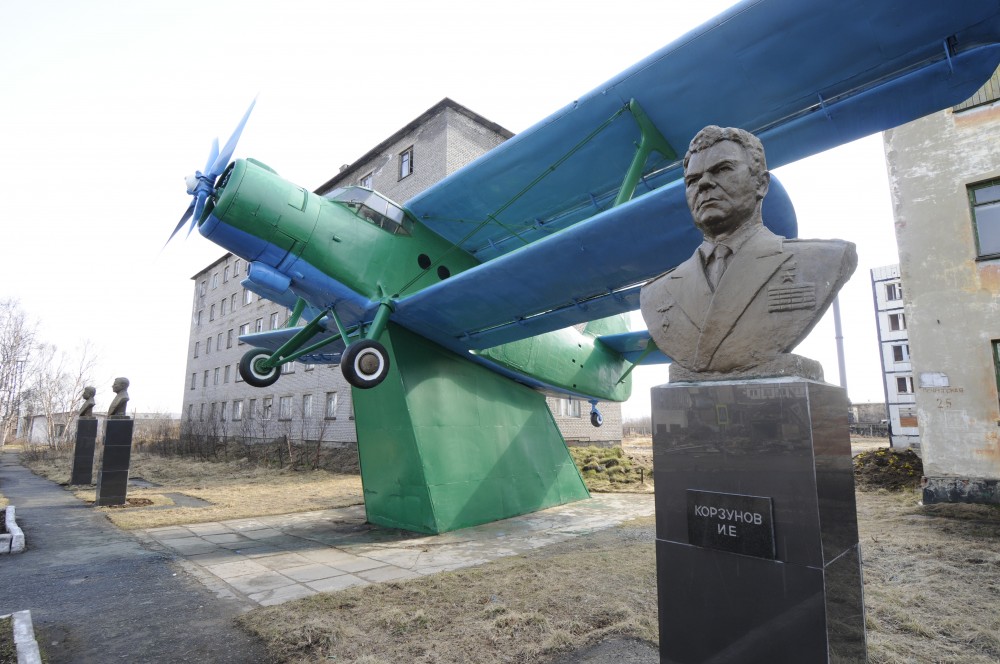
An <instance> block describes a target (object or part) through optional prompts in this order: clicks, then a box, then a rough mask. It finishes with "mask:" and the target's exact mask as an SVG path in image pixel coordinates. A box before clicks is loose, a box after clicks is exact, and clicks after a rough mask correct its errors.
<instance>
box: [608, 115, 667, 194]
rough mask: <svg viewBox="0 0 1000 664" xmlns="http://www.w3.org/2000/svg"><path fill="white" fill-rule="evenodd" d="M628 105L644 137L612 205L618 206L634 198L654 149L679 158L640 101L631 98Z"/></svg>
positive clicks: (665, 155) (664, 154) (640, 140)
mask: <svg viewBox="0 0 1000 664" xmlns="http://www.w3.org/2000/svg"><path fill="white" fill-rule="evenodd" d="M627 106H628V110H629V111H630V112H631V113H632V117H634V118H635V121H636V123H638V125H639V131H640V132H641V134H642V138H640V139H639V145H638V146H637V148H636V151H635V157H633V159H632V164H631V165H630V166H629V167H628V172H627V173H626V174H625V181H624V182H622V188H621V189H619V190H618V196H616V197H615V202H614V205H612V207H616V206H618V205H621V204H622V203H626V202H628V201H630V200H631V199H632V195H633V194H635V187H636V185H637V184H639V178H640V177H641V176H642V168H643V166H645V165H646V160H647V159H649V155H650V154H651V153H653V152H654V151H655V152H659V153H660V154H662V155H663V156H664V157H666V158H667V159H668V160H671V161H672V160H674V159H677V152H675V151H674V149H673V147H671V146H670V143H668V142H667V139H665V138H664V137H663V134H661V133H660V130H659V129H657V128H656V125H654V124H653V121H652V120H650V119H649V116H648V115H646V112H645V111H643V110H642V106H639V102H637V101H636V100H635V99H630V100H629V102H628V105H627Z"/></svg>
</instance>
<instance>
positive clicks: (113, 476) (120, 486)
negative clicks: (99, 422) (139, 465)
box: [97, 418, 133, 507]
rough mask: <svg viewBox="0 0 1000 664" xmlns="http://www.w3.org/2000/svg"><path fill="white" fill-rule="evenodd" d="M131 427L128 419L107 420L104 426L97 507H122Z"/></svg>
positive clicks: (130, 442)
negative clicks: (102, 456)
mask: <svg viewBox="0 0 1000 664" xmlns="http://www.w3.org/2000/svg"><path fill="white" fill-rule="evenodd" d="M132 425H133V420H131V419H128V418H121V419H115V418H108V421H107V422H106V423H105V425H104V458H103V459H102V460H101V472H100V474H99V475H98V476H97V505H98V506H99V507H103V506H104V505H124V504H125V492H126V489H127V487H128V469H129V464H130V463H131V461H132Z"/></svg>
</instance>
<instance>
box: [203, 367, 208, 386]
mask: <svg viewBox="0 0 1000 664" xmlns="http://www.w3.org/2000/svg"><path fill="white" fill-rule="evenodd" d="M201 386H202V387H208V369H205V375H204V376H203V377H202V379H201Z"/></svg>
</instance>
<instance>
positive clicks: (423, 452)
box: [353, 325, 590, 533]
mask: <svg viewBox="0 0 1000 664" xmlns="http://www.w3.org/2000/svg"><path fill="white" fill-rule="evenodd" d="M381 341H382V342H383V343H384V344H385V345H386V348H387V349H388V351H389V354H390V361H391V365H392V367H391V369H390V373H389V376H388V377H387V378H386V380H385V381H384V382H383V383H382V384H381V385H379V386H378V387H376V388H374V389H370V390H358V389H355V390H354V391H353V395H354V409H355V414H356V416H357V422H358V449H359V453H360V457H361V479H362V482H363V484H364V492H365V509H366V511H367V514H368V520H369V521H371V522H372V523H377V524H380V525H385V526H390V527H394V528H404V529H406V530H413V531H417V532H426V533H441V532H446V531H449V530H455V529H457V528H465V527H468V526H473V525H477V524H480V523H487V522H490V521H496V520H498V519H505V518H508V517H512V516H516V515H518V514H525V513H528V512H533V511H536V510H539V509H544V508H546V507H552V506H555V505H561V504H564V503H567V502H572V501H575V500H582V499H585V498H588V497H589V495H590V494H589V493H588V492H587V488H586V486H585V485H584V483H583V479H582V478H581V477H580V474H579V472H578V471H577V469H576V466H575V464H574V463H573V460H572V458H571V457H570V455H569V451H568V450H567V449H566V444H565V442H564V441H563V439H562V435H561V434H560V433H559V429H558V428H557V427H556V423H555V420H554V419H553V418H552V414H551V413H550V412H549V409H548V407H547V406H546V404H545V398H544V396H542V395H541V394H540V393H538V392H535V391H534V390H531V389H529V388H527V387H525V386H523V385H520V384H518V383H515V382H513V381H511V380H509V379H507V378H504V377H502V376H500V375H498V374H496V373H494V372H492V371H490V370H488V369H486V368H484V367H482V366H479V365H477V364H474V363H472V362H470V361H468V360H465V359H464V358H462V357H460V356H458V355H455V354H454V353H452V352H450V351H447V350H445V349H443V348H441V347H440V346H437V345H435V344H433V343H431V342H429V341H427V340H426V339H423V338H421V337H419V336H417V335H414V334H413V333H410V332H407V331H406V330H405V329H403V328H401V327H397V326H395V325H390V326H389V328H388V330H387V331H386V334H384V335H383V336H382V339H381Z"/></svg>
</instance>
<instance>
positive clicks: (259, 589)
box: [0, 452, 653, 664]
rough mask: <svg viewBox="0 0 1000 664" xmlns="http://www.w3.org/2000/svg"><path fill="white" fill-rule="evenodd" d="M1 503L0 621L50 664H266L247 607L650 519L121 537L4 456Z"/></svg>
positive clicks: (539, 519)
mask: <svg viewBox="0 0 1000 664" xmlns="http://www.w3.org/2000/svg"><path fill="white" fill-rule="evenodd" d="M0 490H2V491H3V493H4V495H5V496H6V497H7V498H8V499H9V500H10V502H11V503H12V504H14V505H15V506H16V507H17V515H18V524H19V525H20V526H21V527H22V529H23V530H24V532H25V536H26V539H27V547H28V549H27V551H26V552H25V553H22V554H18V555H13V556H3V557H0V615H3V614H5V613H11V612H13V611H18V610H22V609H30V610H31V612H32V619H33V621H34V623H35V629H36V632H37V634H38V641H39V644H40V645H41V646H42V648H43V649H44V650H46V651H47V656H48V661H50V662H52V663H53V664H58V663H60V662H73V663H74V664H75V663H77V662H82V663H85V664H86V663H89V662H102V663H103V662H113V661H122V662H154V663H155V662H213V663H215V662H219V663H225V662H245V663H247V664H250V663H253V662H264V661H267V655H266V653H265V651H264V649H263V647H262V645H261V644H260V643H258V642H257V641H255V640H254V639H252V638H251V637H249V636H248V635H247V634H245V633H244V632H242V631H240V630H239V629H237V628H236V627H235V626H234V623H233V618H235V617H236V616H237V615H238V614H239V613H241V612H243V611H246V610H247V609H249V608H252V607H253V606H256V605H269V604H279V603H281V602H284V601H288V600H290V599H294V598H297V597H304V596H306V595H311V594H314V593H317V592H323V591H332V590H338V589H341V588H347V587H350V586H355V585H364V584H369V583H377V582H381V581H390V580H395V579H406V578H414V577H418V576H423V575H427V574H434V573H437V572H442V571H446V570H452V569H458V568H461V567H467V566H470V565H477V564H481V563H484V562H488V561H490V560H495V559H497V558H500V557H502V556H509V555H515V554H519V553H523V552H525V551H529V550H531V549H536V548H538V547H542V546H545V545H547V544H552V543H554V542H559V541H562V540H565V539H568V538H570V537H574V536H578V535H583V534H586V533H589V532H593V531H595V530H599V529H602V528H607V527H610V526H613V525H615V524H617V523H620V522H622V521H624V520H626V519H629V518H632V517H635V516H642V515H651V514H653V496H652V495H636V494H595V495H594V498H592V499H591V500H587V501H581V502H578V503H573V504H570V505H563V506H561V507H556V508H552V509H548V510H544V511H542V512H536V513H534V514H528V515H524V516H521V517H515V518H513V519H507V520H505V521H500V522H496V523H491V524H486V525H483V526H477V527H474V528H466V529H463V530H460V531H455V532H452V533H446V534H443V535H436V536H424V535H415V534H413V533H407V532H404V531H398V530H389V529H384V528H378V527H374V526H370V525H368V524H366V523H365V516H364V508H363V507H360V506H359V507H348V508H343V509H334V510H323V511H318V512H306V513H300V514H292V515H285V516H276V517H260V518H256V519H236V520H232V521H224V522H217V523H201V524H190V525H186V526H172V527H168V528H155V529H151V530H147V531H139V532H135V533H132V534H130V533H127V532H124V531H121V530H119V529H118V528H117V527H115V526H114V525H113V524H112V523H111V522H109V521H108V520H107V519H106V518H105V517H104V516H103V515H102V514H101V513H99V512H96V511H95V510H93V509H91V508H90V507H89V506H87V505H85V504H84V503H82V502H80V501H79V500H77V499H76V498H74V497H73V496H72V494H70V493H69V492H68V491H66V490H64V489H63V488H62V487H60V486H59V485H57V484H55V483H53V482H50V481H48V480H45V479H42V478H40V477H37V476H35V475H34V474H32V473H31V472H30V471H29V470H27V469H26V468H24V467H23V466H21V465H20V464H18V463H17V458H16V455H15V454H14V453H11V452H6V453H0ZM613 660H614V657H612V658H611V660H608V661H613ZM588 661H599V660H588ZM623 661H624V660H623ZM629 661H631V660H629Z"/></svg>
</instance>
